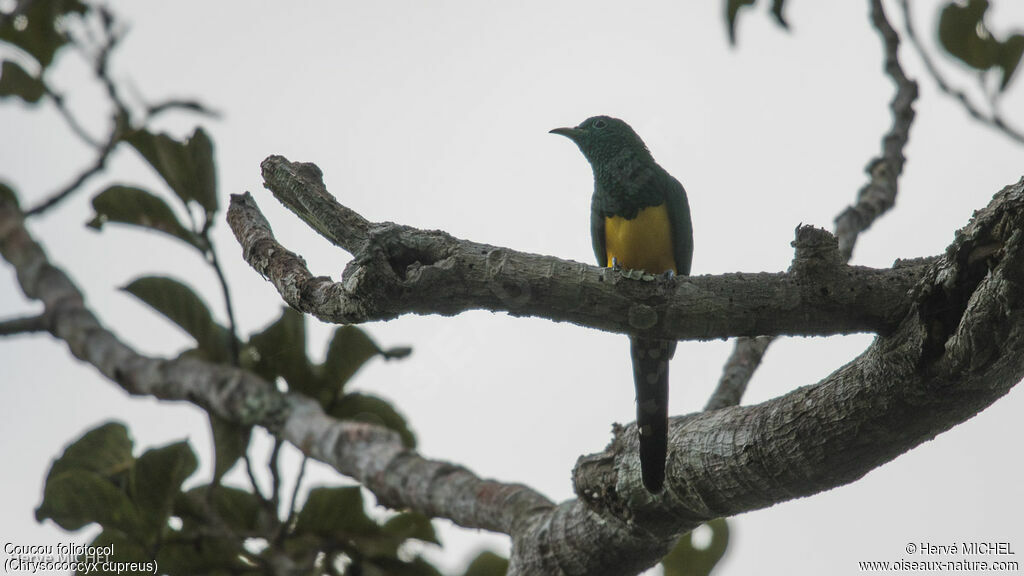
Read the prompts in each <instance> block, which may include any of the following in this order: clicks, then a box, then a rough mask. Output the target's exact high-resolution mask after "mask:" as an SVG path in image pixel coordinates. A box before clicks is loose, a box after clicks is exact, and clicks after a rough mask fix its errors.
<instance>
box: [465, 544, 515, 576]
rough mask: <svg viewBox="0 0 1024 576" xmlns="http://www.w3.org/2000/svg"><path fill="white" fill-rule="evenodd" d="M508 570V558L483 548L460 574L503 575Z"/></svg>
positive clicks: (473, 575) (475, 575)
mask: <svg viewBox="0 0 1024 576" xmlns="http://www.w3.org/2000/svg"><path fill="white" fill-rule="evenodd" d="M506 572H508V560H507V559H505V558H502V557H501V556H498V555H497V554H495V553H494V552H491V551H489V550H485V551H483V552H481V553H480V554H478V555H477V557H476V558H474V559H473V561H472V562H470V563H469V566H468V567H467V568H466V571H465V572H463V573H462V576H505V573H506Z"/></svg>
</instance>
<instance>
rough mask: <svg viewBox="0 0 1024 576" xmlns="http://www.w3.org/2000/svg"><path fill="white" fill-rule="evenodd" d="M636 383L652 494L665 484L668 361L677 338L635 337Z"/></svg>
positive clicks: (643, 458)
mask: <svg viewBox="0 0 1024 576" xmlns="http://www.w3.org/2000/svg"><path fill="white" fill-rule="evenodd" d="M629 343H630V353H631V354H632V356H633V382H634V384H635V385H636V425H637V428H638V429H639V431H640V471H641V473H642V475H643V481H644V486H645V487H646V488H647V490H648V491H650V492H651V493H657V492H660V491H661V487H662V485H663V484H664V483H665V457H666V453H667V451H668V361H669V360H671V359H672V356H673V355H674V354H675V352H676V342H675V340H657V339H653V338H640V337H638V336H631V337H630V339H629Z"/></svg>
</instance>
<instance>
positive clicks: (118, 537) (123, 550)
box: [78, 530, 162, 576]
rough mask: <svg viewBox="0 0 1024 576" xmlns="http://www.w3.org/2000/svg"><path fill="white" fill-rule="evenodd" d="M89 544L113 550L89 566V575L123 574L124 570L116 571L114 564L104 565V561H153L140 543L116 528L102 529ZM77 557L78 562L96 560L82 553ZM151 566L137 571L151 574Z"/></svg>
mask: <svg viewBox="0 0 1024 576" xmlns="http://www.w3.org/2000/svg"><path fill="white" fill-rule="evenodd" d="M89 546H94V547H96V548H101V549H102V548H106V547H110V548H111V549H113V551H114V552H113V554H111V555H110V556H109V557H106V558H103V557H101V558H99V559H98V560H99V564H97V565H96V566H94V567H91V568H92V570H90V571H89V574H90V575H99V576H108V575H109V576H117V575H121V574H124V571H120V572H118V571H117V570H116V566H114V565H104V562H105V561H110V562H136V563H139V564H144V563H147V562H150V563H151V562H153V558H152V556H150V554H149V553H148V552H147V551H146V549H145V548H144V547H143V546H142V545H141V544H140V543H138V542H136V541H135V540H133V539H132V538H131V537H130V536H128V535H127V534H125V533H123V532H119V531H116V530H104V531H102V532H100V533H99V534H98V535H97V536H96V538H94V539H93V541H92V542H90V543H89ZM78 559H79V561H80V562H94V561H96V560H97V559H95V558H86V557H84V556H83V555H79V556H78ZM153 568H154V567H149V568H148V569H145V568H144V569H141V570H139V571H140V572H149V573H151V574H152V573H153V572H154V570H153ZM160 568H162V567H160Z"/></svg>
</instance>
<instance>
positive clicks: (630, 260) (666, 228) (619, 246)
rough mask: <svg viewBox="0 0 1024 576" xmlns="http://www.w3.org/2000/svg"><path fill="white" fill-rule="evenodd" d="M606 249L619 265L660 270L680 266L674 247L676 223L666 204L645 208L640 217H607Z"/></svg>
mask: <svg viewBox="0 0 1024 576" xmlns="http://www.w3.org/2000/svg"><path fill="white" fill-rule="evenodd" d="M604 236H605V253H606V254H607V256H608V265H609V266H611V265H612V259H613V258H614V259H615V261H617V262H618V264H619V266H621V267H622V268H626V269H631V270H644V271H647V272H651V273H655V274H660V273H662V272H667V271H669V270H672V271H673V272H678V270H676V259H675V254H674V251H673V250H672V225H671V224H670V223H669V220H668V211H667V210H666V209H665V205H664V204H660V205H658V206H649V207H647V208H644V209H643V210H641V211H640V212H639V213H638V214H637V215H636V218H633V219H631V220H627V219H625V218H622V217H619V216H613V217H611V218H605V219H604Z"/></svg>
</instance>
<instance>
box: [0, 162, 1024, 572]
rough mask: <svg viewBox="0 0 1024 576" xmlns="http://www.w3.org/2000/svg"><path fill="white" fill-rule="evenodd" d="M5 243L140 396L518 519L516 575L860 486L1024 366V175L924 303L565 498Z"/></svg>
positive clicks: (619, 453) (3, 215)
mask: <svg viewBox="0 0 1024 576" xmlns="http://www.w3.org/2000/svg"><path fill="white" fill-rule="evenodd" d="M235 209H236V210H237V207H236V208H235ZM236 224H237V223H236ZM240 232H241V233H240V234H239V236H240V237H241V238H243V239H244V238H247V237H248V234H249V233H254V232H253V231H251V230H246V229H242V230H241V231H240ZM801 235H802V236H805V237H804V238H802V239H798V242H797V246H798V248H799V250H798V252H806V258H805V259H803V260H801V258H802V257H801V255H800V254H798V257H797V262H798V264H795V265H794V267H795V268H798V269H799V268H800V267H801V266H810V267H811V268H812V269H813V268H816V267H824V268H825V269H827V268H828V267H829V266H831V265H830V264H829V262H838V259H839V256H838V252H837V251H836V249H835V244H834V241H833V240H830V238H831V237H830V236H828V235H827V234H826V233H823V232H822V231H818V230H814V229H811V228H803V229H801ZM0 255H2V256H3V257H4V258H5V259H6V260H8V261H9V262H10V263H11V264H13V265H14V267H15V269H16V272H17V275H18V281H19V283H20V284H21V286H22V288H23V290H24V291H25V293H26V294H27V295H28V296H30V297H32V298H37V299H39V300H41V301H42V302H43V303H44V305H45V312H44V314H45V316H46V317H47V318H48V320H49V325H50V331H51V333H53V334H54V335H55V336H56V337H58V338H60V339H62V340H64V341H65V342H67V344H68V346H69V348H70V349H71V351H72V353H73V354H75V356H76V357H78V358H81V359H82V360H84V361H86V362H89V363H91V364H93V365H94V366H96V367H97V368H98V369H99V370H100V371H101V372H102V373H103V374H104V375H105V376H107V377H108V378H110V379H112V380H114V381H115V382H117V383H119V384H120V385H121V386H122V387H124V388H125V389H126V390H128V391H129V392H131V393H133V394H151V395H153V396H156V397H158V398H163V399H170V400H187V401H190V402H193V403H196V404H198V405H200V406H202V407H204V408H206V409H208V410H211V411H213V412H215V413H217V414H218V415H220V416H222V417H224V418H227V419H229V420H231V421H235V422H242V423H247V424H258V425H261V426H265V427H267V429H268V430H270V431H271V432H272V433H275V434H278V435H280V436H281V437H282V438H284V439H286V440H287V441H289V442H291V443H293V444H294V445H295V446H297V447H298V448H299V449H300V450H302V451H303V452H305V453H307V454H309V455H311V456H312V457H314V458H317V459H320V460H322V461H324V462H326V463H328V464H330V465H331V466H333V467H335V468H336V469H337V470H339V471H340V472H342V473H344V474H347V475H349V476H352V477H353V478H356V479H357V480H359V481H360V482H362V483H363V484H364V485H365V486H366V487H367V488H369V489H370V490H372V491H373V492H374V493H376V494H377V495H378V497H379V498H380V499H381V502H382V503H384V504H386V505H389V506H394V507H408V508H412V509H416V510H420V511H422V512H425V513H427V514H429V515H431V516H436V517H445V518H450V519H452V520H454V521H455V522H457V523H459V524H460V525H463V526H467V527H477V528H484V529H488V530H495V531H499V532H504V533H507V534H509V535H510V536H511V537H512V542H513V554H512V572H511V573H512V574H595V573H620V574H630V573H637V572H639V571H640V570H642V569H644V568H645V567H648V566H651V565H653V564H655V563H656V562H657V561H658V560H659V559H660V558H661V556H662V555H663V554H664V553H665V552H667V550H668V549H669V547H670V546H671V544H672V543H673V542H674V541H675V539H676V537H678V535H679V534H681V533H683V532H685V531H687V530H690V529H692V528H693V527H695V526H696V525H698V524H699V523H700V522H702V521H704V520H707V519H709V518H714V517H718V516H724V515H731V514H737V513H740V512H744V511H748V510H753V509H757V508H762V507H765V506H770V505H772V504H775V503H778V502H783V501H786V500H789V499H792V498H794V497H798V496H805V495H809V494H814V493H816V492H820V491H823V490H827V489H830V488H833V487H835V486H838V485H841V484H845V483H848V482H851V481H853V480H855V479H857V478H859V477H861V476H862V475H864V474H865V473H867V472H868V471H870V470H871V469H873V468H875V467H877V466H879V465H881V464H883V463H884V462H887V461H889V460H891V459H893V458H895V457H896V456H898V455H899V454H901V453H903V452H905V451H906V450H908V449H910V448H912V447H914V446H916V445H918V444H920V443H921V442H924V441H926V440H928V439H930V438H932V437H934V436H935V435H936V434H939V433H940V432H942V431H944V430H947V429H949V428H951V427H952V426H954V425H956V424H957V423H959V422H962V421H964V420H966V419H968V418H970V417H971V416H973V415H974V414H976V413H977V412H978V411H980V410H981V409H983V408H984V407H986V406H988V405H989V404H991V403H992V402H994V401H995V400H996V399H998V398H999V397H1000V396H1002V395H1003V394H1005V393H1006V392H1007V391H1008V390H1009V389H1010V388H1011V387H1012V386H1014V385H1015V384H1016V383H1017V382H1018V381H1019V380H1020V379H1021V377H1022V376H1024V302H1022V299H1024V285H1022V282H1024V180H1021V181H1020V182H1018V183H1017V184H1015V185H1012V186H1009V187H1007V188H1006V189H1004V190H1003V191H1001V192H999V193H998V194H996V196H995V197H994V198H993V200H992V202H991V203H990V205H989V206H988V207H986V208H984V209H982V210H980V211H978V212H977V213H976V215H975V217H974V219H973V220H972V222H971V223H970V224H969V225H968V226H967V227H966V228H964V229H963V230H961V231H960V232H959V233H958V234H957V237H956V239H955V241H954V243H953V244H952V245H951V246H950V247H949V248H948V249H947V251H946V254H945V255H943V256H942V257H940V258H937V259H933V260H929V261H927V269H926V270H925V272H924V273H923V274H922V275H921V277H920V280H919V281H918V283H917V284H916V285H915V287H914V288H913V290H912V291H911V294H910V295H909V300H910V308H909V312H908V314H906V315H905V317H904V319H903V320H902V321H901V322H900V323H899V325H898V326H897V327H896V328H895V330H894V331H892V332H891V333H888V334H887V335H884V336H879V337H878V338H877V339H876V341H875V342H874V344H872V346H871V347H869V348H868V350H867V351H865V352H864V353H863V354H862V355H861V356H860V357H859V358H857V359H856V360H854V361H853V362H851V363H849V364H848V365H846V366H844V367H843V368H841V369H839V370H838V371H836V372H835V373H833V374H832V375H830V376H829V377H828V378H826V379H824V380H823V381H822V382H820V383H818V384H814V385H811V386H805V387H803V388H799V389H797V390H795V391H793V392H791V393H789V394H787V395H785V396H782V397H779V398H776V399H774V400H771V401H769V402H766V403H764V404H761V405H758V406H745V407H732V408H726V409H723V410H717V411H713V412H702V413H699V414H695V415H689V416H682V417H676V418H673V419H672V421H671V428H670V433H669V434H670V436H669V439H670V456H669V461H668V471H667V481H666V489H665V490H664V491H663V492H662V494H661V495H658V496H652V495H650V494H649V493H648V492H647V491H646V490H644V488H643V487H642V485H641V482H640V473H639V462H638V461H637V455H636V454H637V452H636V449H635V445H634V443H635V442H636V430H635V426H632V425H631V426H627V427H623V428H621V429H619V430H618V432H617V434H616V437H615V439H614V441H613V442H612V443H611V444H610V445H609V447H608V448H607V449H606V451H605V452H604V453H601V454H597V455H592V456H587V457H584V458H581V459H580V462H579V463H578V464H577V468H576V472H575V479H576V487H577V492H578V494H580V495H581V498H580V499H576V500H570V501H566V502H563V503H561V504H559V505H557V506H556V505H553V504H552V503H551V502H549V501H548V500H547V499H545V498H544V497H543V496H541V495H539V494H537V493H536V492H534V491H532V490H530V489H529V488H527V487H525V486H521V485H514V484H499V483H495V482H488V481H484V480H481V479H479V478H477V477H476V476H475V475H473V474H472V473H471V472H469V471H468V470H466V469H464V468H462V467H460V466H456V465H453V464H448V463H444V462H437V461H431V460H428V459H425V458H423V457H422V456H420V455H419V454H417V453H415V452H414V451H410V450H407V449H404V448H402V447H401V444H400V442H399V440H398V438H397V437H396V435H395V434H394V433H392V432H390V431H387V430H384V429H381V428H378V427H375V426H372V425H367V424H360V423H352V422H342V421H337V420H334V419H332V418H329V417H327V416H326V415H324V414H323V412H322V411H321V410H320V409H319V407H318V406H317V405H316V403H315V402H313V401H312V400H308V399H305V398H303V397H301V396H298V395H282V394H280V393H279V392H277V391H276V390H275V389H274V388H273V387H272V386H271V385H269V384H268V383H266V382H264V381H262V380H260V379H259V378H257V377H255V376H253V375H251V374H247V373H244V372H242V371H239V370H236V369H232V368H230V367H226V366H222V365H216V364H209V363H205V362H201V361H197V360H189V359H178V360H162V359H156V358H149V357H145V356H142V355H139V354H138V353H136V352H135V351H134V350H132V349H131V348H130V347H128V346H127V345H125V344H123V343H122V342H120V341H118V340H117V338H116V337H115V336H114V335H113V334H111V333H110V332H109V331H107V330H106V329H104V328H103V327H102V325H101V324H100V323H99V321H98V320H97V319H96V318H95V317H94V316H93V315H92V313H91V312H90V311H89V310H88V309H87V308H85V306H84V305H83V302H82V297H81V294H80V293H79V292H78V290H77V288H75V286H74V285H73V284H72V282H71V281H70V279H68V278H67V276H66V275H64V274H63V272H61V271H60V270H59V269H57V268H55V267H54V266H52V265H51V264H50V263H49V261H48V260H47V259H46V256H45V254H44V253H43V251H42V249H41V248H40V247H39V245H38V244H36V243H35V242H34V241H33V240H32V239H31V237H30V236H29V235H28V232H27V231H26V230H25V228H24V226H23V220H22V216H21V213H20V212H19V211H18V209H17V207H16V205H15V204H14V203H13V202H10V201H8V200H4V199H0ZM801 262H803V264H800V263H801ZM915 265H923V264H922V263H917V264H915ZM275 270H277V268H274V267H270V268H268V269H267V271H268V272H269V273H274V271H275ZM439 273H440V272H439ZM798 273H804V274H808V273H809V274H812V275H813V273H814V272H813V270H812V271H804V272H798ZM271 280H272V281H274V282H275V283H281V282H282V279H281V278H276V277H275V278H271Z"/></svg>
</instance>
